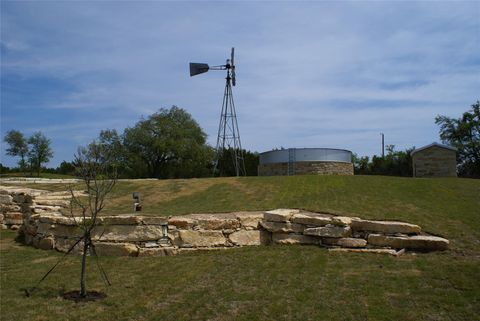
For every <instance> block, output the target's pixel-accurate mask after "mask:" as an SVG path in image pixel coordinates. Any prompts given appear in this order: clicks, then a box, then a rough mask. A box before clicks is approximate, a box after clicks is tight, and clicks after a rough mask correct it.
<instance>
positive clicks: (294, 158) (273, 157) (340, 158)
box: [258, 148, 353, 176]
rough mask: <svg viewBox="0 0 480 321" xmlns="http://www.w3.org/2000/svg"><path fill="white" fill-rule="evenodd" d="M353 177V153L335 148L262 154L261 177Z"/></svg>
mask: <svg viewBox="0 0 480 321" xmlns="http://www.w3.org/2000/svg"><path fill="white" fill-rule="evenodd" d="M308 174H316V175H353V164H352V152H351V151H349V150H346V149H335V148H288V149H279V150H271V151H269V152H264V153H261V154H260V164H259V166H258V175H259V176H272V175H308Z"/></svg>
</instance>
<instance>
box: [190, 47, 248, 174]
mask: <svg viewBox="0 0 480 321" xmlns="http://www.w3.org/2000/svg"><path fill="white" fill-rule="evenodd" d="M234 54H235V48H232V52H231V56H230V59H227V62H226V64H225V65H220V66H209V65H208V64H204V63H190V76H191V77H192V76H195V75H199V74H203V73H205V72H207V71H209V70H226V71H227V77H226V78H225V79H226V83H225V91H224V93H223V101H222V112H221V114H220V124H219V125H218V135H217V145H216V147H215V166H214V169H213V175H216V174H217V172H218V173H220V172H221V171H222V170H224V169H223V168H220V167H221V160H224V159H226V156H228V155H227V153H231V155H230V156H231V158H232V161H233V168H234V170H235V174H236V175H237V176H245V175H246V172H245V162H244V158H243V151H242V143H241V142H240V132H239V130H238V122H237V114H236V112H235V103H234V102H233V94H232V85H233V86H235V84H236V79H235V60H234V59H235V57H234Z"/></svg>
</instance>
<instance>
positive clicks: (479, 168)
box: [353, 101, 480, 178]
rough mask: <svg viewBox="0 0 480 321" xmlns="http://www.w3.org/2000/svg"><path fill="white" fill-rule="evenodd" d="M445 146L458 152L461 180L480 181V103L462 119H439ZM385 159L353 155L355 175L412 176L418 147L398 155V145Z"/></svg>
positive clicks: (390, 149) (393, 147)
mask: <svg viewBox="0 0 480 321" xmlns="http://www.w3.org/2000/svg"><path fill="white" fill-rule="evenodd" d="M435 124H437V125H438V126H439V127H440V139H441V141H442V143H444V144H447V145H450V146H453V147H455V148H456V149H457V171H458V176H460V177H470V178H480V101H477V102H476V103H475V104H473V105H471V110H468V111H466V112H464V113H463V115H462V117H460V118H450V117H447V116H441V115H439V116H437V117H436V118H435ZM386 149H387V155H385V157H381V156H376V155H375V156H373V157H372V158H371V159H370V158H369V157H367V156H364V157H359V156H358V155H356V154H354V155H353V164H354V171H355V174H363V175H387V176H407V177H411V176H412V158H411V155H410V154H411V152H412V151H413V150H414V149H415V147H411V148H407V149H406V150H404V151H396V150H395V146H394V145H388V146H386Z"/></svg>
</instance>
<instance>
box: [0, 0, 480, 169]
mask: <svg viewBox="0 0 480 321" xmlns="http://www.w3.org/2000/svg"><path fill="white" fill-rule="evenodd" d="M479 17H480V2H478V1H473V2H461V1H455V2H453V1H452V2H429V1H424V2H411V1H409V2H394V3H392V2H388V3H387V2H380V1H378V2H373V1H371V2H356V1H355V2H298V1H296V2H252V1H248V2H233V1H232V2H201V1H194V2H160V1H157V2H155V1H144V2H128V1H103V2H93V1H77V2H63V1H58V2H55V1H48V2H46V1H38V2H37V1H35V2H28V1H21V2H20V1H12V2H8V1H2V2H1V44H0V52H1V138H2V146H1V162H2V163H3V164H4V165H8V166H12V165H15V164H16V159H14V158H11V157H8V156H6V154H5V144H4V143H3V137H4V135H5V133H6V132H7V131H8V130H10V129H18V130H20V131H22V132H24V133H25V134H26V135H27V136H28V135H31V134H32V133H33V132H35V131H42V132H43V133H44V134H45V135H46V136H47V137H49V138H50V139H51V141H52V147H53V149H54V152H55V156H54V158H53V159H52V161H51V162H50V164H49V165H50V166H56V165H58V164H59V163H60V162H61V161H62V160H71V159H72V158H73V154H74V152H75V151H76V149H77V147H78V146H80V145H86V144H87V143H89V142H90V141H91V140H92V139H94V138H95V137H97V136H98V133H99V132H100V130H102V129H107V128H110V129H112V128H115V129H117V130H118V131H119V132H122V131H123V129H124V128H125V127H128V126H133V125H134V124H135V122H136V121H138V120H139V119H140V118H141V117H142V116H148V115H150V114H152V113H154V112H155V111H157V110H158V109H159V108H161V107H167V108H168V107H170V106H172V105H177V106H179V107H182V108H185V109H186V110H187V111H188V112H190V113H191V114H192V115H193V117H194V118H195V119H196V120H197V121H198V123H199V124H200V126H201V127H202V128H203V129H204V131H205V132H206V133H207V134H208V141H209V143H210V144H211V145H214V143H215V140H216V130H217V128H218V122H219V116H220V115H219V114H220V108H221V101H222V98H223V89H224V77H225V75H224V73H223V72H214V71H212V72H209V73H207V74H202V75H199V76H196V77H192V78H190V76H189V73H188V63H189V62H206V63H209V64H211V65H219V64H223V63H224V61H225V59H226V58H227V57H228V55H229V52H230V48H231V47H232V46H234V47H235V50H236V64H237V69H236V71H237V86H236V87H234V98H235V104H236V108H237V116H238V121H239V128H240V134H241V137H242V145H243V147H244V148H246V149H249V150H252V151H259V152H263V151H267V150H270V149H272V148H278V147H285V148H287V147H333V148H344V149H349V150H352V151H353V152H355V153H357V154H359V155H369V156H371V155H373V154H379V153H380V143H381V139H380V132H383V133H385V141H386V144H394V145H396V147H397V149H405V148H408V147H411V146H417V147H419V146H422V145H426V144H429V143H431V142H433V141H438V140H439V138H438V126H436V125H435V123H434V118H435V116H436V115H438V114H442V115H448V116H452V117H460V115H461V114H462V113H463V112H464V111H466V110H467V109H469V108H470V105H471V104H473V103H474V102H476V100H478V99H480V19H479Z"/></svg>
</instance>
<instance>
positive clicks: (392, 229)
mask: <svg viewBox="0 0 480 321" xmlns="http://www.w3.org/2000/svg"><path fill="white" fill-rule="evenodd" d="M351 227H352V229H353V230H354V231H372V232H381V233H386V234H395V233H403V234H418V233H420V231H421V228H420V226H418V225H415V224H410V223H404V222H395V221H369V220H360V219H356V220H353V221H352V223H351Z"/></svg>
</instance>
